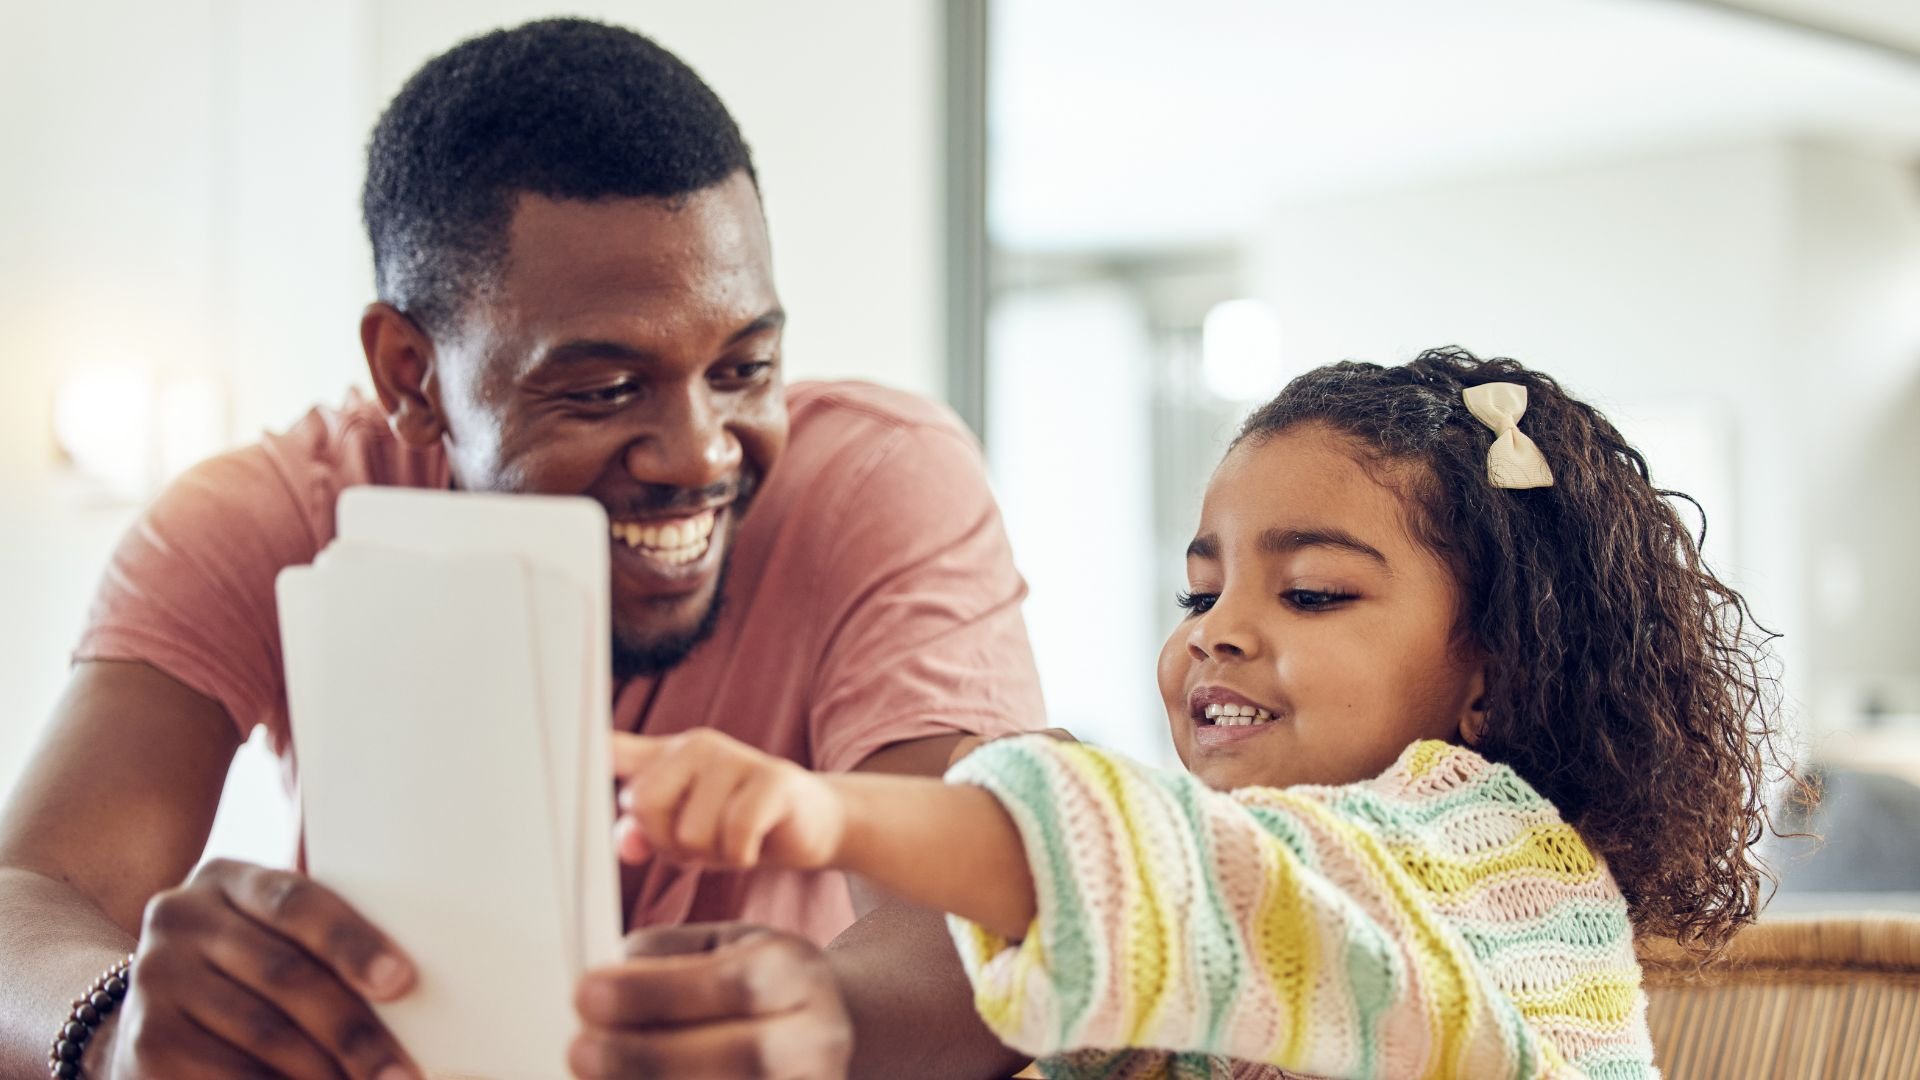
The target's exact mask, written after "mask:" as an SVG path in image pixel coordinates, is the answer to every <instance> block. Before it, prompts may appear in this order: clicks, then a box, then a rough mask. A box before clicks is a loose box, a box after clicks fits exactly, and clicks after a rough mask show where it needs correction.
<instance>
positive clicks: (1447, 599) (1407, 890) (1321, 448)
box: [616, 351, 1775, 1078]
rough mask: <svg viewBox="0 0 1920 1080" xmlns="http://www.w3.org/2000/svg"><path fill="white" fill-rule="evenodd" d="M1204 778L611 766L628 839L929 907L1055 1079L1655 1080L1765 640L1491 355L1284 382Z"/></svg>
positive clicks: (1218, 559) (1738, 856)
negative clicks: (1663, 971)
mask: <svg viewBox="0 0 1920 1080" xmlns="http://www.w3.org/2000/svg"><path fill="white" fill-rule="evenodd" d="M1187 578H1188V581H1189V588H1188V591H1187V592H1186V593H1185V594H1183V595H1182V596H1181V598H1180V604H1181V606H1182V607H1183V608H1185V609H1186V616H1185V618H1184V619H1183V620H1182V621H1181V623H1180V624H1179V625H1178V627H1177V628H1176V629H1175V630H1174V632H1173V634H1172V636H1171V637H1170V638H1169V639H1168V641H1167V644H1166V647H1165V649H1164V650H1163V651H1162V653H1161V656H1160V663H1159V683H1160V694H1161V698H1162V700H1163V702H1164V703H1165V705H1166V710H1167V719H1168V722H1169V723H1170V724H1171V726H1172V731H1173V741H1174V745H1175V747H1176V748H1177V749H1178V751H1179V754H1180V759H1181V761H1182V762H1184V763H1185V764H1186V766H1187V768H1188V769H1189V770H1190V771H1191V773H1192V775H1191V776H1190V777H1189V776H1181V775H1176V774H1168V773H1166V772H1163V771H1160V770H1155V769H1149V768H1145V767H1142V766H1140V765H1137V764H1134V763H1132V762H1130V761H1127V760H1125V759H1123V758H1120V757H1117V756H1115V755H1112V754H1109V753H1106V752H1104V751H1101V750H1098V749H1095V748H1093V747H1089V746H1084V745H1078V744H1073V743H1069V742H1062V741H1058V740H1053V739H1048V738H1045V737H1037V736H1028V737H1025V738H1020V739H1014V740H1007V741H1001V742H995V743H991V744H989V745H987V746H985V747H982V748H980V749H979V750H977V751H976V752H974V753H972V754H971V755H970V756H968V757H966V758H965V759H964V760H962V761H961V762H960V763H959V764H958V765H956V766H955V767H954V768H953V769H952V770H951V771H950V772H949V773H948V774H947V778H946V783H939V782H935V781H931V780H919V779H909V778H896V777H873V776H843V775H834V776H822V775H815V774H811V773H807V772H804V771H802V770H800V769H799V768H797V767H795V766H793V765H790V764H788V763H786V762H783V761H777V760H774V759H772V758H768V757H766V756H764V755H761V754H759V753H758V752H756V751H753V750H751V749H748V748H746V747H743V746H740V745H738V744H736V743H732V742H730V741H727V740H726V739H725V738H724V737H723V736H720V735H717V734H712V733H707V732H694V733H691V734H687V735H682V736H677V737H674V738H671V739H663V740H654V739H645V738H632V739H627V740H623V741H622V742H621V745H620V746H619V748H618V749H617V751H616V757H617V758H618V759H619V762H620V764H619V768H620V769H621V771H622V772H623V774H624V775H625V776H627V777H628V778H629V783H628V784H627V785H626V787H625V788H624V789H623V794H622V804H623V806H624V807H625V809H626V816H625V817H624V818H623V824H622V834H621V848H622V855H623V857H625V858H629V859H638V858H642V857H645V855H646V854H647V852H648V851H649V850H651V851H653V852H657V853H659V854H660V855H662V856H663V857H667V858H673V859H681V860H689V861H695V862H700V863H703V864H707V865H713V866H720V867H740V866H751V865H754V864H756V863H758V862H762V861H771V862H776V863H781V864H785V865H789V866H794V867H802V868H824V867H834V868H840V869H844V870H848V871H852V872H855V873H859V874H863V875H865V876H867V877H868V878H870V879H872V880H874V881H876V882H878V883H880V884H881V885H882V886H884V887H886V888H888V889H890V890H892V891H893V892H895V893H896V894H898V895H901V896H903V897H905V898H907V899H909V900H912V901H915V902H919V903H922V904H926V905H930V906H933V907H937V908H940V909H943V910H945V911H948V912H950V913H952V915H953V916H954V917H953V918H952V919H951V920H950V921H951V926H952V929H953V934H954V939H955V942H956V943H957V945H958V947H959V950H960V953H961V957H962V959H963V960H964V962H965V964H966V967H967V971H968V974H969V976H970V977H971V978H972V980H973V983H974V986H975V990H976V1000H977V1005H978V1008H979V1010H980V1013H981V1015H982V1017H983V1018H984V1019H985V1020H986V1022H987V1024H988V1025H989V1026H990V1027H991V1028H992V1029H993V1030H994V1031H995V1032H996V1033H997V1034H998V1035H999V1036H1000V1037H1001V1038H1002V1039H1003V1040H1004V1041H1005V1042H1006V1043H1007V1044H1008V1045H1009V1046H1012V1047H1014V1048H1016V1049H1020V1050H1023V1051H1026V1052H1029V1053H1032V1054H1034V1055H1036V1056H1037V1057H1040V1058H1042V1059H1043V1061H1042V1067H1043V1069H1044V1070H1045V1071H1046V1072H1047V1074H1048V1075H1051V1076H1088V1077H1091V1076H1102V1077H1126V1076H1145V1075H1155V1076H1164V1075H1177V1076H1209V1075H1211V1076H1227V1075H1232V1076H1242V1075H1275V1074H1277V1073H1278V1070H1289V1071H1293V1072H1299V1073H1306V1074H1311V1075H1316V1076H1330V1077H1331V1076H1343V1077H1344V1076H1387V1077H1402V1076H1460V1077H1473V1078H1483V1077H1504V1076H1516V1077H1519V1076H1524V1077H1533V1076H1553V1077H1562V1076H1589V1077H1643V1076H1652V1075H1654V1067H1653V1063H1652V1048H1651V1045H1650V1044H1649V1041H1648V1036H1647V1028H1646V1022H1645V1009H1646V1002H1645V998H1644V996H1643V995H1642V993H1641V991H1640V972H1639V968H1638V966H1637V964H1636V963H1635V959H1634V950H1633V936H1634V934H1636V933H1642V934H1654V935H1661V936H1667V937H1675V938H1678V939H1679V940H1681V941H1682V942H1684V943H1687V944H1689V945H1691V946H1692V947H1694V948H1695V949H1696V950H1697V951H1700V952H1702V953H1708V952H1711V951H1713V950H1714V949H1716V948H1717V947H1718V946H1719V945H1721V944H1722V943H1724V942H1725V941H1726V939H1727V937H1728V936H1729V935H1730V934H1731V933H1732V932H1733V931H1734V930H1735V929H1737V928H1738V927H1739V926H1740V925H1742V924H1743V923H1746V922H1748V921H1749V920H1751V919H1752V917H1753V915H1754V912H1755V907H1756V901H1757V899H1758V897H1757V893H1758V890H1759V887H1760V878H1761V871H1760V867H1759V865H1758V864H1757V862H1756V861H1755V859H1754V857H1753V856H1752V854H1751V853H1750V850H1749V848H1750V844H1751V843H1752V841H1753V840H1754V839H1755V838H1756V837H1757V835H1758V833H1759V830H1760V828H1761V825H1762V822H1763V821H1764V809H1763V802H1762V799H1763V796H1764V791H1763V779H1764V774H1763V766H1765V765H1767V764H1768V763H1769V762H1770V760H1771V758H1770V755H1771V754H1772V752H1773V750H1774V747H1773V740H1774V731H1773V721H1774V715H1775V713H1774V709H1775V706H1774V704H1773V701H1772V698H1771V697H1770V695H1769V693H1768V691H1769V688H1770V685H1771V684H1770V682H1769V681H1768V679H1767V678H1766V676H1765V673H1764V669H1763V666H1762V662H1763V648H1764V645H1765V638H1764V636H1763V635H1762V634H1761V633H1759V632H1757V631H1756V630H1755V629H1754V624H1753V623H1752V622H1751V620H1750V617H1749V615H1748V612H1747V609H1746V606H1745V603H1744V601H1742V599H1741V598H1740V596H1739V595H1738V594H1736V593H1735V592H1733V591H1732V590H1731V589H1729V588H1728V587H1727V586H1726V585H1725V584H1724V583H1722V582H1721V581H1720V580H1719V579H1717V578H1716V577H1714V576H1713V574H1712V573H1710V572H1709V571H1708V570H1707V569H1706V568H1705V567H1704V566H1703V565H1702V564H1701V562H1700V557H1699V551H1698V548H1697V547H1696V545H1695V542H1694V540H1693V539H1692V537H1691V536H1690V534H1689V532H1688V530H1687V528H1686V527H1685V525H1684V523H1683V522H1682V520H1681V519H1680V518H1679V516H1677V514H1676V513H1675V511H1674V509H1673V508H1672V507H1671V506H1670V505H1669V503H1668V501H1667V498H1666V496H1665V494H1663V493H1662V492H1661V491H1659V490H1657V489H1656V488H1654V486H1653V485H1652V484H1651V483H1650V482H1649V480H1648V475H1647V466H1646V463H1645V461H1644V460H1643V459H1642V458H1641V456H1640V455H1639V454H1638V453H1637V452H1635V451H1634V450H1633V448H1632V447H1630V446H1628V445H1627V444H1626V442H1625V441H1624V440H1622V438H1621V437H1620V434H1619V432H1618V431H1616V430H1615V429H1614V428H1613V426H1612V425H1610V424H1609V423H1607V421H1606V420H1605V419H1604V418H1603V417H1602V416H1601V415H1600V414H1599V413H1597V412H1596V411H1594V410H1593V409H1592V408H1591V407H1589V406H1587V405H1584V404H1582V403H1580V402H1578V401H1575V400H1573V399H1572V398H1570V397H1568V396H1567V395H1566V394H1565V393H1564V392H1563V391H1562V390H1561V389H1560V387H1559V386H1558V384H1556V383H1555V382H1554V381H1553V380H1551V379H1549V378H1547V377H1546V376H1544V375H1541V374H1538V373H1536V372H1533V371H1530V370H1528V369H1526V368H1524V367H1522V366H1520V365H1519V364H1517V363H1514V362H1513V361H1510V360H1490V361H1484V362H1483V361H1480V360H1477V359H1475V358H1474V357H1472V356H1471V355H1469V354H1466V353H1464V352H1460V351H1439V352H1429V353H1427V354H1424V355H1422V356H1421V357H1420V358H1419V359H1417V360H1415V361H1414V362H1413V363H1410V364H1407V365H1405V366H1402V367H1395V368H1382V367H1378V366H1375V365H1372V364H1357V363H1343V364H1335V365H1332V366H1330V367H1325V368H1321V369H1319V370H1317V371H1314V372H1311V373H1309V374H1307V375H1304V376H1302V377H1300V378H1299V379H1296V380H1295V381H1294V382H1293V383H1292V384H1291V385H1289V386H1288V387H1287V389H1286V390H1285V391H1284V392H1283V393H1281V394H1280V396H1279V397H1278V398H1276V399H1274V401H1272V402H1271V403H1269V404H1268V405H1266V406H1265V407H1263V408H1261V409H1260V410H1259V411H1257V412H1255V413H1254V414H1253V415H1252V416H1251V417H1250V418H1249V419H1248V420H1247V422H1246V425H1245V427H1244V428H1243V430H1242V431H1241V433H1240V435H1239V437H1238V438H1237V439H1236V440H1235V442H1234V444H1233V446H1232V448H1231V449H1230V450H1229V451H1228V452H1227V455H1226V457H1225V459H1224V460H1223V461H1222V462H1221V463H1220V466H1219V468H1218V469H1217V470H1216V471H1215V473H1214V475H1213V479H1212V481H1211V483H1210V484H1209V485H1208V487H1207V492H1206V500H1205V504H1204V507H1203V509H1202V511H1201V516H1200V526H1199V529H1198V532H1197V534H1196V536H1195V538H1194V540H1193V543H1192V544H1191V545H1190V546H1189V547H1188V549H1187Z"/></svg>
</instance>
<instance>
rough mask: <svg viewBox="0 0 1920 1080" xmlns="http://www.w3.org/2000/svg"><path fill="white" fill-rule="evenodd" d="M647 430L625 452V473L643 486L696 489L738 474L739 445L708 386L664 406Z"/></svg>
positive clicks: (683, 394) (682, 395)
mask: <svg viewBox="0 0 1920 1080" xmlns="http://www.w3.org/2000/svg"><path fill="white" fill-rule="evenodd" d="M662 405H663V408H662V410H661V412H660V413H659V414H657V415H656V417H655V420H654V422H653V423H652V424H649V425H648V430H647V431H646V432H645V433H644V434H642V436H641V437H640V438H638V439H636V440H634V442H633V443H632V444H631V445H629V446H628V447H627V458H626V465H627V473H628V475H630V476H632V477H633V478H634V479H635V480H638V481H640V482H641V483H644V484H657V485H661V486H667V487H677V488H684V489H688V490H695V489H699V488H704V487H711V486H713V485H715V484H719V483H722V482H725V481H728V480H731V479H732V478H733V477H734V476H735V475H736V474H738V472H739V471H740V459H741V456H742V454H741V448H740V440H739V439H738V438H736V437H735V436H734V434H733V433H732V432H731V431H729V430H728V429H727V424H726V417H725V416H723V415H722V414H721V413H720V411H719V410H717V409H715V408H714V406H713V402H712V400H711V399H710V397H709V396H708V395H707V393H706V392H705V390H704V387H701V388H696V389H690V390H688V391H686V392H684V393H681V394H676V395H674V396H673V398H672V399H671V400H669V401H666V402H662Z"/></svg>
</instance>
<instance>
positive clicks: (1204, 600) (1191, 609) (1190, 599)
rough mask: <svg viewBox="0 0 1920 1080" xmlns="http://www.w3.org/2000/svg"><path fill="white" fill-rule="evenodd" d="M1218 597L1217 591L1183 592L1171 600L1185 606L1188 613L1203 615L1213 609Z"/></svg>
mask: <svg viewBox="0 0 1920 1080" xmlns="http://www.w3.org/2000/svg"><path fill="white" fill-rule="evenodd" d="M1219 599H1220V594H1219V593H1210V592H1183V593H1181V594H1180V595H1179V596H1176V597H1174V598H1173V602H1174V603H1176V604H1178V605H1180V606H1181V607H1183V608H1185V609H1186V610H1187V613H1188V614H1190V615H1205V614H1206V613H1207V612H1209V611H1212V610H1213V605H1214V604H1215V603H1216V602H1218V601H1219Z"/></svg>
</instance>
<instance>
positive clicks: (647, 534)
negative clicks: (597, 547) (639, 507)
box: [610, 510, 718, 565]
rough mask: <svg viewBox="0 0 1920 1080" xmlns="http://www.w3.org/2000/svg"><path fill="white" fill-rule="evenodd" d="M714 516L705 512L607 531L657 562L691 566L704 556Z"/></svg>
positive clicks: (620, 523) (623, 523) (626, 524)
mask: <svg viewBox="0 0 1920 1080" xmlns="http://www.w3.org/2000/svg"><path fill="white" fill-rule="evenodd" d="M717 516H718V514H717V513H716V512H715V511H712V510H707V511H703V512H701V513H699V514H695V515H694V516H693V517H690V518H681V519H679V520H677V521H666V522H660V523H658V524H643V523H641V522H638V521H616V522H613V523H612V525H611V527H610V528H611V531H612V533H613V538H614V539H615V540H617V541H619V542H620V543H623V544H625V545H627V546H628V547H630V548H635V549H638V550H640V551H642V552H644V553H645V554H646V555H647V557H648V558H651V559H654V560H656V561H658V562H663V563H668V564H671V565H678V564H680V563H690V562H692V561H694V560H695V559H698V558H699V557H700V556H702V555H705V554H706V553H707V545H708V544H709V543H711V542H712V538H713V523H714V519H715V518H716V517H717Z"/></svg>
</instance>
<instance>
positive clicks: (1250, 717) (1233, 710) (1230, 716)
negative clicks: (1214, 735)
mask: <svg viewBox="0 0 1920 1080" xmlns="http://www.w3.org/2000/svg"><path fill="white" fill-rule="evenodd" d="M1207 719H1208V720H1210V721H1212V722H1213V723H1214V725H1215V726H1216V727H1252V726H1253V725H1254V724H1270V723H1272V722H1273V714H1272V713H1270V712H1268V711H1267V710H1265V709H1262V708H1260V707H1259V706H1258V705H1209V706H1207Z"/></svg>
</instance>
